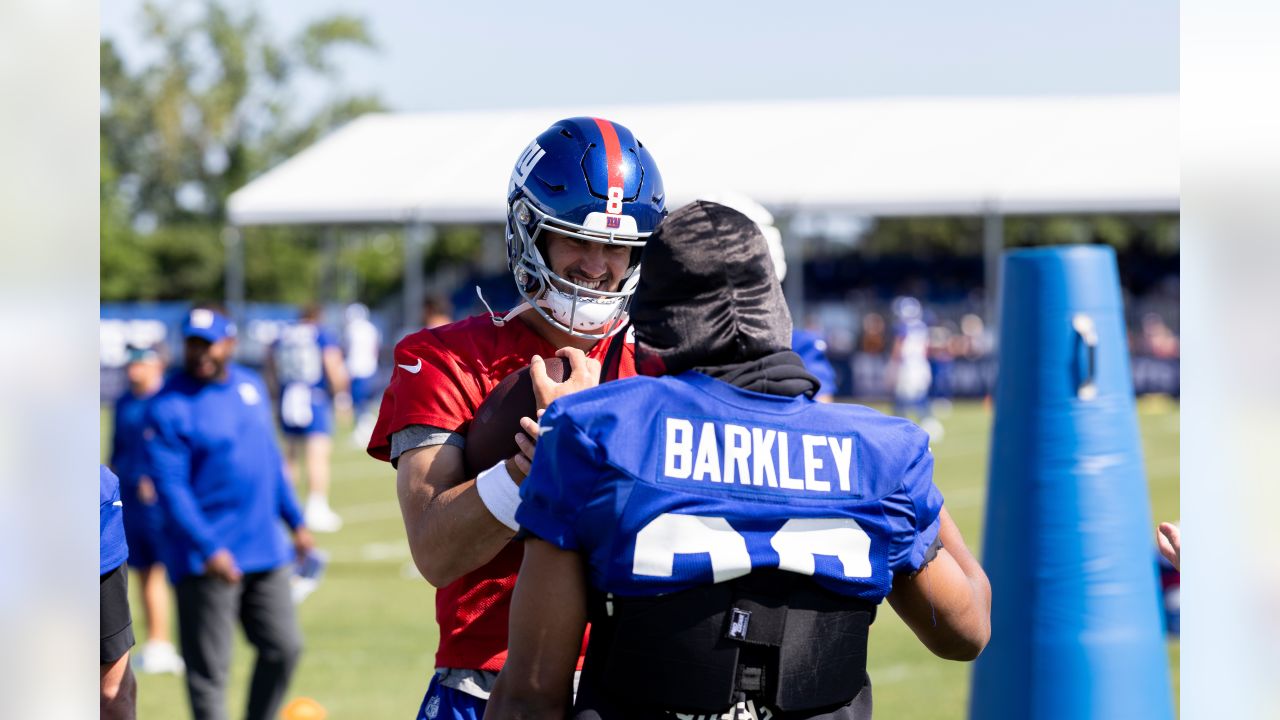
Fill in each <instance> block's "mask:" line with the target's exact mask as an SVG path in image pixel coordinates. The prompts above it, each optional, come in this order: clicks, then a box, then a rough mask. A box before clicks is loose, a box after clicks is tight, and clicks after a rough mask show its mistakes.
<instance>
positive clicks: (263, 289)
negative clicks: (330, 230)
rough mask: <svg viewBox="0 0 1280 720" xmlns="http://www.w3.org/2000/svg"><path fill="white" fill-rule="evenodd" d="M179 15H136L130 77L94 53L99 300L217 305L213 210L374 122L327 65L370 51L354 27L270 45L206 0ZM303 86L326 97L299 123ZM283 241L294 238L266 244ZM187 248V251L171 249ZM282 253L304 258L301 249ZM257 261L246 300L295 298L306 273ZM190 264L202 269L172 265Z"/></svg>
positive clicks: (252, 16)
mask: <svg viewBox="0 0 1280 720" xmlns="http://www.w3.org/2000/svg"><path fill="white" fill-rule="evenodd" d="M192 7H193V6H192V5H191V4H183V3H173V4H170V5H168V6H161V5H159V4H157V3H154V2H147V3H146V4H145V5H144V7H143V10H142V13H141V15H142V39H143V43H144V46H145V50H144V52H142V53H140V55H142V56H144V57H145V58H147V60H146V61H145V62H142V63H140V64H137V65H136V66H132V65H131V64H130V63H127V62H125V59H124V58H123V57H122V56H121V55H120V53H119V52H118V51H117V48H116V46H115V44H114V42H113V41H112V40H111V38H103V39H102V41H101V43H100V67H101V95H102V105H101V107H102V109H101V140H102V166H103V170H102V177H101V191H102V198H101V202H102V219H103V224H102V255H103V263H102V293H103V299H127V298H128V299H133V298H137V299H140V298H143V297H147V298H151V297H155V298H158V299H169V298H174V299H177V298H182V299H188V298H191V297H194V296H207V295H211V294H212V295H219V294H220V293H221V287H220V282H221V270H222V266H221V257H222V252H223V248H222V244H221V242H220V240H219V237H220V235H219V231H220V229H221V225H222V223H223V222H224V220H225V218H226V201H227V197H228V196H229V195H230V194H231V193H232V192H233V191H235V190H236V189H238V188H240V187H241V186H243V185H244V184H245V183H246V182H248V181H249V180H250V179H252V178H253V177H255V176H256V175H258V174H260V173H262V172H263V171H265V170H267V169H268V168H270V167H271V166H273V165H275V164H277V163H279V162H280V161H282V160H284V159H285V158H288V157H289V156H291V155H293V154H295V153H297V152H298V151H300V150H301V149H302V148H304V147H306V146H307V145H309V144H311V143H313V142H314V141H315V140H316V139H317V138H319V137H320V136H321V135H323V134H324V133H326V132H328V131H330V130H332V129H334V128H336V127H338V126H340V125H342V124H343V123H345V122H347V121H349V120H351V119H353V118H355V117H357V116H359V115H361V114H363V113H365V112H370V111H378V110H382V109H384V108H383V105H382V103H381V101H379V100H378V98H377V97H375V96H373V95H358V94H357V95H349V94H343V92H342V91H341V90H340V86H341V83H340V77H339V73H338V71H337V65H336V63H335V60H334V56H335V54H336V53H338V52H339V51H341V50H342V49H344V48H355V49H361V50H373V49H375V43H374V41H373V38H372V37H371V35H370V33H369V30H368V27H367V26H366V23H365V21H364V20H363V19H361V18H357V17H352V16H348V15H335V16H332V17H328V18H324V19H320V20H317V21H315V22H312V23H311V24H309V25H308V26H306V27H305V28H303V30H302V31H301V32H300V33H298V34H297V35H296V36H295V37H293V38H290V39H288V40H285V41H279V40H277V39H276V38H275V37H273V36H272V35H271V33H270V32H268V29H267V28H266V27H265V25H264V23H263V21H262V19H261V17H260V16H259V15H258V13H257V12H255V11H254V10H252V9H247V10H244V11H237V10H234V9H233V8H231V7H230V6H229V4H224V3H223V2H219V0H207V2H205V3H203V4H202V5H201V6H200V12H199V13H198V14H196V15H194V16H193V15H192V14H191V12H190V11H191V9H192ZM304 85H307V86H309V87H316V86H317V85H318V86H319V87H327V88H329V94H328V95H327V96H325V97H323V98H322V99H321V100H320V101H319V102H318V103H316V104H315V107H313V108H303V109H300V108H302V106H303V103H301V102H300V92H299V91H300V88H301V87H303V86H304ZM290 233H300V234H301V236H303V237H305V236H306V235H307V233H306V232H304V231H299V230H288V229H282V230H279V231H278V232H276V233H273V234H272V238H274V239H280V238H282V237H283V236H287V235H289V234H290ZM312 234H314V233H313V232H312ZM280 241H281V242H284V241H283V240H280ZM191 243H194V244H198V245H200V246H201V247H199V248H194V247H187V248H183V247H181V246H182V245H186V244H191ZM285 244H287V243H285ZM295 250H298V251H299V252H301V253H302V254H306V253H310V254H315V253H317V252H318V249H317V248H316V246H315V245H314V243H307V244H305V246H304V247H302V248H300V249H299V248H295ZM271 252H272V253H273V254H272V257H271V262H267V263H251V267H250V270H249V275H250V277H249V278H248V279H247V288H248V289H249V290H250V291H251V297H259V298H262V299H284V298H285V297H286V296H287V297H293V296H295V295H297V294H299V291H298V290H297V288H295V287H294V286H295V285H299V284H302V285H305V284H306V283H307V282H308V280H309V276H308V275H306V274H305V272H304V270H305V269H306V268H307V267H309V266H310V265H314V264H315V261H306V260H303V259H300V258H297V257H289V258H288V259H287V261H286V258H285V257H283V255H289V251H287V250H283V249H272V250H271ZM294 254H297V253H294ZM197 257H198V258H199V259H200V261H201V262H208V263H214V264H211V265H206V266H205V267H203V268H200V269H198V270H193V269H188V268H178V267H175V265H174V264H175V263H180V261H181V260H182V259H184V258H186V259H189V260H195V259H196V258H197ZM215 259H216V262H215ZM277 260H278V261H280V262H279V263H278V264H277V262H276V261H277ZM174 272H178V273H180V274H181V277H178V276H175V275H174V274H173V273H174ZM157 273H160V275H159V276H158V277H156V274H157ZM273 276H274V277H273ZM187 282H190V283H196V285H195V286H192V285H188V284H187ZM259 293H263V294H259Z"/></svg>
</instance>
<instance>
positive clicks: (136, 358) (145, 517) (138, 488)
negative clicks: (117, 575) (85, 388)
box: [111, 343, 183, 674]
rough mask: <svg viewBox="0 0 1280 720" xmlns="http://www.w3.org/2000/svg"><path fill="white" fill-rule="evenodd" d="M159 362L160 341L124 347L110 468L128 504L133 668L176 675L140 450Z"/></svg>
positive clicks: (153, 506) (151, 489)
mask: <svg viewBox="0 0 1280 720" xmlns="http://www.w3.org/2000/svg"><path fill="white" fill-rule="evenodd" d="M165 359H166V358H165V351H164V345H163V344H161V343H157V344H155V345H144V346H133V345H131V346H130V347H129V362H128V364H127V365H126V366H125V374H126V376H127V378H128V381H129V387H128V389H127V390H125V392H124V393H123V394H121V395H120V397H119V398H118V399H117V400H116V404H115V412H114V422H113V423H112V434H111V469H112V471H114V472H115V473H116V475H117V476H119V478H120V497H121V499H122V500H124V503H125V504H126V505H128V506H129V512H127V513H125V516H124V534H125V538H126V539H127V540H128V542H129V567H130V568H132V569H133V570H134V571H135V572H136V574H135V575H134V577H135V578H137V584H138V591H139V594H140V595H141V596H142V609H143V618H144V620H145V629H144V634H145V637H146V640H145V642H144V643H143V644H142V647H141V648H140V649H139V651H138V653H137V656H136V657H135V658H134V665H135V666H136V669H137V670H138V672H142V673H178V674H181V673H182V670H183V664H182V657H181V656H180V655H178V651H177V649H176V648H174V646H173V643H172V642H170V640H169V583H168V581H167V578H166V576H165V570H164V564H163V563H162V562H161V561H160V556H159V545H160V543H162V542H163V538H162V535H161V533H162V532H163V528H162V527H161V523H162V516H161V513H160V506H159V504H158V502H157V499H156V489H155V484H154V483H153V482H152V480H151V471H150V470H148V469H147V466H146V458H145V452H146V449H145V447H144V446H143V430H144V428H145V425H146V419H147V415H146V413H147V406H148V405H149V404H150V402H151V398H153V397H155V395H156V393H157V392H159V391H160V387H161V386H162V385H164V373H165V366H166V362H165Z"/></svg>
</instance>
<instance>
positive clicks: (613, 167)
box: [592, 118, 623, 190]
mask: <svg viewBox="0 0 1280 720" xmlns="http://www.w3.org/2000/svg"><path fill="white" fill-rule="evenodd" d="M592 119H593V120H595V121H596V127H598V128H600V135H601V136H602V137H604V156H605V160H606V161H607V162H608V163H609V187H616V188H618V189H619V190H621V189H623V184H622V144H621V143H619V142H618V131H617V130H615V129H614V127H613V123H611V122H609V121H608V120H601V119H600V118H592Z"/></svg>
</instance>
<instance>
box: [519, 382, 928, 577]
mask: <svg viewBox="0 0 1280 720" xmlns="http://www.w3.org/2000/svg"><path fill="white" fill-rule="evenodd" d="M928 442H929V439H928V436H927V435H926V434H925V433H924V432H923V431H922V430H920V429H919V428H918V427H916V426H915V425H913V424H911V423H910V422H908V421H906V420H902V419H900V418H895V417H889V416H886V415H883V414H881V413H878V412H876V411H874V410H871V409H870V408H866V407H861V406H856V405H828V404H823V403H817V402H814V401H813V400H810V399H808V398H805V397H799V398H789V397H780V396H775V395H765V394H761V393H756V392H751V391H748V390H742V389H740V388H737V387H734V386H732V385H729V384H726V383H722V382H720V381H717V380H714V379H712V378H709V377H707V376H705V375H701V374H698V373H693V372H689V373H684V374H682V375H678V376H674V377H662V378H648V377H637V378H628V379H625V380H620V381H617V382H612V383H608V384H606V385H602V386H599V387H597V388H593V389H591V390H587V391H584V392H581V393H577V394H574V395H571V396H568V397H565V398H562V399H560V400H557V401H556V402H555V403H553V404H552V406H551V407H550V408H549V409H548V411H547V413H546V415H544V416H543V419H542V436H541V438H540V439H539V440H538V449H537V452H536V454H535V456H534V461H533V469H532V470H531V472H530V474H529V476H528V477H527V478H526V479H525V480H524V482H523V484H522V485H521V488H520V495H521V498H522V502H521V504H520V507H519V509H518V511H517V513H516V519H517V520H518V521H519V523H520V525H521V526H522V528H523V529H525V530H526V531H528V532H530V533H532V534H533V535H535V536H537V537H539V538H541V539H543V540H546V541H548V542H551V543H552V544H554V545H556V546H558V547H560V548H563V549H566V550H574V551H577V552H579V553H581V554H582V555H583V556H584V557H586V559H587V561H588V566H589V574H590V581H591V584H592V585H593V586H595V587H596V588H598V589H600V590H603V591H606V592H612V593H615V594H618V595H622V596H650V595H657V594H662V593H668V592H674V591H679V590H684V589H686V588H690V587H694V586H697V585H704V584H707V583H712V582H722V581H725V580H730V579H733V578H735V577H739V576H742V575H745V574H747V573H749V572H751V571H752V570H762V569H767V568H781V569H784V570H788V571H792V572H797V573H801V574H805V575H811V576H813V577H814V578H815V579H816V581H817V582H818V583H819V584H821V585H822V586H824V587H826V588H828V589H829V590H832V591H835V592H838V593H840V594H843V595H846V596H852V597H857V598H860V599H864V600H868V601H871V602H879V601H880V600H882V599H883V598H884V596H885V595H886V594H888V592H889V590H890V589H891V586H892V582H893V576H894V575H895V574H897V573H901V572H911V571H914V570H916V569H918V568H919V567H920V566H921V564H922V563H923V562H924V557H925V552H926V550H927V549H928V547H929V545H930V544H931V543H932V542H933V541H934V539H935V538H936V537H937V533H938V514H939V512H940V511H941V508H942V494H941V493H940V492H939V491H938V489H937V487H936V486H935V485H934V484H933V458H932V456H931V454H930V452H929V446H928Z"/></svg>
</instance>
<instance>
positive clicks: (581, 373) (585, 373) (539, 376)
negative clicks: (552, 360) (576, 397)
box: [529, 347, 600, 410]
mask: <svg viewBox="0 0 1280 720" xmlns="http://www.w3.org/2000/svg"><path fill="white" fill-rule="evenodd" d="M556 355H558V356H559V357H562V358H564V359H565V360H568V361H569V378H568V379H567V380H565V381H564V382H562V383H558V382H555V381H554V380H552V379H551V378H550V377H549V376H548V375H547V366H546V363H544V362H543V361H542V358H541V357H539V356H537V355H534V356H533V359H532V360H531V361H530V362H529V378H530V380H532V381H533V397H534V399H535V400H536V401H537V404H538V409H539V410H546V409H547V406H548V405H550V404H551V403H553V402H555V401H556V400H557V399H558V398H562V397H564V396H565V395H572V394H573V393H576V392H578V391H579V390H586V389H587V388H593V387H595V386H596V385H599V384H600V361H599V360H595V359H593V358H589V357H587V354H586V353H584V352H582V351H581V350H579V349H577V348H571V347H566V348H560V349H559V350H557V351H556Z"/></svg>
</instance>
